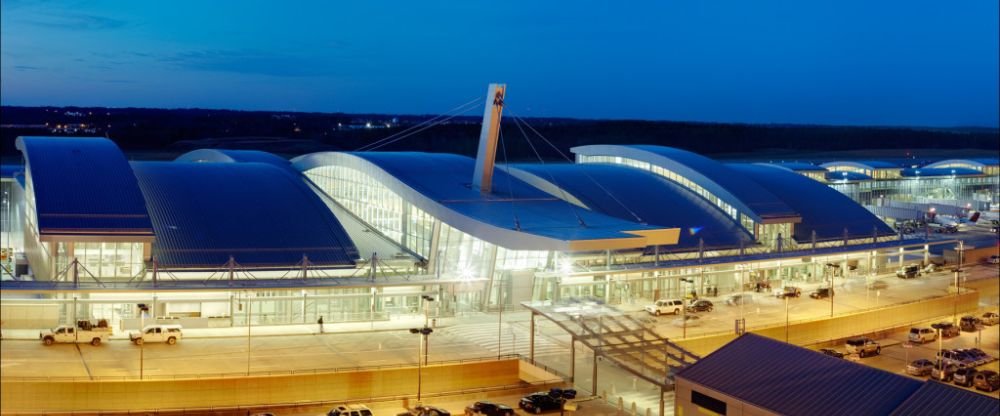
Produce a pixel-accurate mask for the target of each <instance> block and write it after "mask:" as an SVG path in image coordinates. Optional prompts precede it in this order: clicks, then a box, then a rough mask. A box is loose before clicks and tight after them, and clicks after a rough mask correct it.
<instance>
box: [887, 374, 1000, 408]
mask: <svg viewBox="0 0 1000 416" xmlns="http://www.w3.org/2000/svg"><path fill="white" fill-rule="evenodd" d="M891 415H893V416H897V415H898V416H924V415H926V416H939V415H962V416H997V415H1000V400H997V399H995V398H993V397H990V396H987V395H985V394H979V393H976V392H974V391H969V390H966V389H961V388H958V387H955V386H951V385H948V384H944V383H940V382H938V381H935V380H933V379H930V380H927V382H925V383H924V384H923V385H922V386H920V389H918V390H917V391H916V392H915V393H913V395H912V396H910V398H909V399H906V401H905V402H903V404H902V405H900V406H899V407H897V408H896V410H893V411H892V413H891Z"/></svg>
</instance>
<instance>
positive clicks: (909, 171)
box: [900, 168, 983, 178]
mask: <svg viewBox="0 0 1000 416" xmlns="http://www.w3.org/2000/svg"><path fill="white" fill-rule="evenodd" d="M982 174H983V173H982V172H980V171H978V170H975V169H969V168H916V169H914V168H906V169H903V170H902V171H900V175H901V176H903V177H906V178H916V177H927V176H952V175H955V176H966V175H982Z"/></svg>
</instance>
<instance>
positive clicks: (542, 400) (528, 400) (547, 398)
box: [517, 392, 566, 414]
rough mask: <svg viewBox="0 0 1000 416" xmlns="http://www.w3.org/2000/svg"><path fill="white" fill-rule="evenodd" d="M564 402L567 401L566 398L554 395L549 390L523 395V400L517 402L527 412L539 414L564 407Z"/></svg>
mask: <svg viewBox="0 0 1000 416" xmlns="http://www.w3.org/2000/svg"><path fill="white" fill-rule="evenodd" d="M563 403H566V399H564V398H562V397H554V396H552V395H550V394H549V393H548V392H540V393H532V394H529V395H527V396H524V397H522V398H521V401H519V402H517V405H518V407H520V408H522V409H524V411H526V412H531V413H535V414H538V413H542V412H545V411H549V410H559V409H562V406H563Z"/></svg>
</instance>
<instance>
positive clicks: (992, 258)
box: [986, 255, 1000, 264]
mask: <svg viewBox="0 0 1000 416" xmlns="http://www.w3.org/2000/svg"><path fill="white" fill-rule="evenodd" d="M986 262H987V263H989V264H1000V256H998V255H992V256H990V258H988V259H986Z"/></svg>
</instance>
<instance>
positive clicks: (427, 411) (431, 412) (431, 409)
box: [396, 404, 451, 416]
mask: <svg viewBox="0 0 1000 416" xmlns="http://www.w3.org/2000/svg"><path fill="white" fill-rule="evenodd" d="M396 416H451V412H449V411H447V410H445V409H442V408H440V407H437V406H428V405H425V404H418V405H416V406H415V407H414V408H412V409H410V411H408V412H403V413H400V414H398V415H396Z"/></svg>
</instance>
